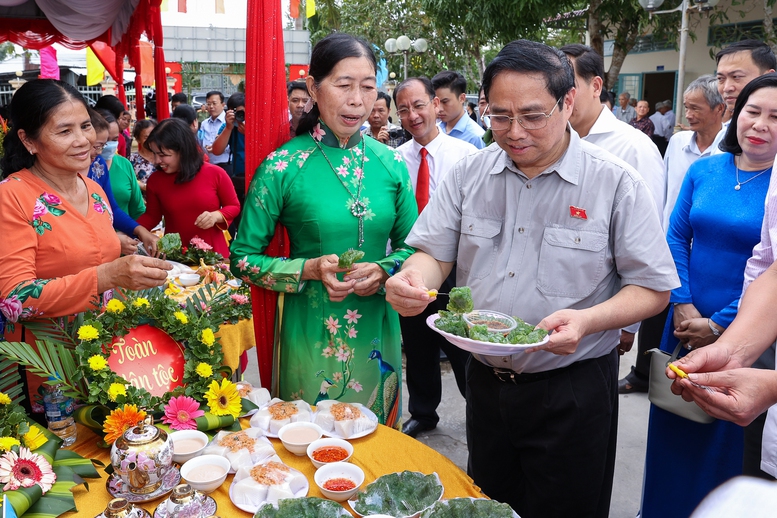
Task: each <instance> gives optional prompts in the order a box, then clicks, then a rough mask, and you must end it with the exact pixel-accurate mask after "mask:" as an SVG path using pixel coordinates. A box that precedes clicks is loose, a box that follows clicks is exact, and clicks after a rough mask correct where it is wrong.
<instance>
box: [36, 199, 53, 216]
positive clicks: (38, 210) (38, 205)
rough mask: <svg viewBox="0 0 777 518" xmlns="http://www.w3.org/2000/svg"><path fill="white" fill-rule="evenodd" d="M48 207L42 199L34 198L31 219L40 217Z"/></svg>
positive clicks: (46, 211)
mask: <svg viewBox="0 0 777 518" xmlns="http://www.w3.org/2000/svg"><path fill="white" fill-rule="evenodd" d="M48 211H49V209H48V207H46V206H45V205H44V204H43V202H42V201H40V200H35V208H33V209H32V219H40V217H41V216H43V215H44V214H46V213H48Z"/></svg>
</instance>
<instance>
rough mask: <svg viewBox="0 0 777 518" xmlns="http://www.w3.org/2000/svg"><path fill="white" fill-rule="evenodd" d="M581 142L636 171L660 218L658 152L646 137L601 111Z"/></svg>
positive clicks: (661, 170)
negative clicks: (588, 143) (648, 192)
mask: <svg viewBox="0 0 777 518" xmlns="http://www.w3.org/2000/svg"><path fill="white" fill-rule="evenodd" d="M583 140H585V141H586V142H590V143H591V144H596V145H597V146H599V147H600V148H602V149H605V150H607V151H609V152H610V153H612V154H613V155H615V156H617V157H618V158H620V159H621V160H623V161H624V162H626V163H627V164H629V165H630V166H631V167H633V168H634V169H636V170H637V172H638V173H639V174H640V175H642V178H644V179H645V183H646V184H647V186H648V188H649V189H650V192H651V194H652V195H653V201H654V202H655V204H656V207H657V210H656V212H657V213H658V218H659V219H662V218H663V210H660V209H663V207H664V191H665V187H664V186H665V184H666V181H665V176H666V173H665V171H664V162H663V161H662V159H661V153H659V152H658V148H657V147H656V145H655V144H654V143H653V141H652V140H650V137H648V136H647V135H645V134H644V133H642V132H641V131H639V130H638V129H636V128H634V127H632V126H630V125H628V124H626V123H625V122H621V121H619V120H618V119H616V118H615V115H613V114H612V112H611V111H610V110H607V109H602V111H601V113H600V114H599V118H598V119H596V122H595V123H594V125H593V126H592V127H591V130H590V131H589V132H588V135H587V136H585V137H583Z"/></svg>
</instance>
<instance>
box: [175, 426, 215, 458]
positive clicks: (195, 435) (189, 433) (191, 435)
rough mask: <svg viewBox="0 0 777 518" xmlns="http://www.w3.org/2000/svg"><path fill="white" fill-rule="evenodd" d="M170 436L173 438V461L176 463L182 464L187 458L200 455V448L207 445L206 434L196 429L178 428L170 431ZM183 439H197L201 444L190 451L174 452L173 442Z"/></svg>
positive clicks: (202, 448)
mask: <svg viewBox="0 0 777 518" xmlns="http://www.w3.org/2000/svg"><path fill="white" fill-rule="evenodd" d="M170 438H171V439H172V440H173V462H177V463H178V464H183V463H184V462H186V461H187V460H189V459H193V458H194V457H197V456H199V455H201V454H202V450H204V449H205V446H207V445H208V436H207V435H205V434H204V433H202V432H200V431H198V430H179V431H177V432H172V433H171V434H170ZM183 439H186V440H192V441H199V442H201V443H202V446H200V447H199V448H198V449H196V450H194V451H192V452H188V453H183V452H181V453H178V452H176V447H175V442H176V441H180V440H183Z"/></svg>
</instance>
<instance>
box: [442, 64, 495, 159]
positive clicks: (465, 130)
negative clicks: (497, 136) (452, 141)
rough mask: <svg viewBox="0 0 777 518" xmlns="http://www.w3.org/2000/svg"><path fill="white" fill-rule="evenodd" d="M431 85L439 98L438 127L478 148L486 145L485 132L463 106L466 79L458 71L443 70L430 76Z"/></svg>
mask: <svg viewBox="0 0 777 518" xmlns="http://www.w3.org/2000/svg"><path fill="white" fill-rule="evenodd" d="M432 87H434V91H435V93H436V94H437V97H438V98H439V99H440V109H439V110H438V111H437V117H438V118H439V119H440V128H441V129H442V130H443V131H444V132H445V133H446V134H448V135H450V136H451V137H455V138H457V139H461V140H463V141H465V142H469V143H470V144H472V145H473V146H475V147H476V148H478V149H483V148H484V147H486V143H485V142H483V134H484V133H485V132H486V131H485V130H484V129H483V128H481V127H480V125H479V124H478V123H477V122H475V121H473V120H472V119H471V118H470V117H469V116H468V115H467V111H466V110H465V109H464V106H465V105H466V104H467V80H466V79H464V76H463V75H461V74H459V73H458V72H454V71H452V70H444V71H442V72H440V73H439V74H437V75H436V76H434V77H433V78H432Z"/></svg>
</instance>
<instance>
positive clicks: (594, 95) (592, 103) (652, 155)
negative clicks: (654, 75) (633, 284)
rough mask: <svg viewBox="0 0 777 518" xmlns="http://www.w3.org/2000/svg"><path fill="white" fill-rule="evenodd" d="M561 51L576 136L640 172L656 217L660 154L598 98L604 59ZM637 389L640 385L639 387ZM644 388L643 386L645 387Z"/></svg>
mask: <svg viewBox="0 0 777 518" xmlns="http://www.w3.org/2000/svg"><path fill="white" fill-rule="evenodd" d="M560 50H561V52H563V53H564V54H566V55H567V57H568V58H569V59H570V61H572V65H573V67H574V69H575V87H576V89H577V95H576V97H575V109H574V110H573V112H572V116H571V117H570V118H569V122H570V124H572V128H573V129H574V130H575V131H576V132H577V133H578V134H579V135H580V138H581V139H583V140H585V141H588V142H590V143H592V144H596V145H597V146H599V147H601V148H603V149H605V150H607V151H609V152H610V153H612V154H613V155H615V156H617V157H618V158H620V159H621V160H623V161H624V162H626V163H627V164H629V165H630V166H632V167H633V168H634V169H636V170H637V172H638V173H639V174H640V175H642V178H644V179H645V183H646V184H647V186H648V188H649V189H650V192H651V194H652V195H653V201H654V202H655V205H656V212H657V214H658V217H659V219H660V218H661V216H662V210H661V209H662V208H663V206H664V189H665V187H664V186H665V183H666V181H665V172H664V163H663V162H662V160H661V154H660V153H659V152H658V148H657V147H656V146H655V144H653V141H652V140H651V139H650V137H648V136H647V135H645V134H644V133H642V132H641V131H639V130H638V129H636V128H634V127H632V126H630V125H629V124H626V123H624V122H621V121H619V120H618V119H616V118H615V116H614V115H613V114H612V113H611V112H610V110H608V109H606V108H605V107H604V106H603V105H602V104H601V102H600V101H599V96H600V94H601V91H602V85H603V83H604V81H603V79H602V78H603V77H604V61H603V60H602V57H601V56H600V55H599V54H598V53H597V52H596V51H595V50H594V49H592V48H591V47H588V46H586V45H580V44H573V45H565V46H563V47H561V49H560ZM638 329H639V324H635V325H632V326H629V327H628V328H626V329H623V330H622V331H621V343H620V345H619V346H618V353H619V354H621V355H622V354H623V353H625V352H628V351H630V350H631V347H632V345H633V344H634V335H635V334H636V332H637V330H638ZM640 388H641V387H640ZM645 388H647V387H645Z"/></svg>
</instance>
